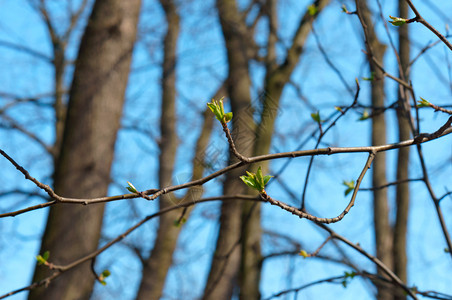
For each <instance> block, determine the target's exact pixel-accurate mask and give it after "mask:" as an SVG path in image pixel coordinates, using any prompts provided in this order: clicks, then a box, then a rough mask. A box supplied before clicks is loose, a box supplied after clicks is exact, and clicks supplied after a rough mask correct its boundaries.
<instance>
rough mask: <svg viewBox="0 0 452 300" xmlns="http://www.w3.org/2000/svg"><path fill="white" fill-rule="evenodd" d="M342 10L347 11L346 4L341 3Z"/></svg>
mask: <svg viewBox="0 0 452 300" xmlns="http://www.w3.org/2000/svg"><path fill="white" fill-rule="evenodd" d="M342 12H344V13H348V9H347V6H345V4H342Z"/></svg>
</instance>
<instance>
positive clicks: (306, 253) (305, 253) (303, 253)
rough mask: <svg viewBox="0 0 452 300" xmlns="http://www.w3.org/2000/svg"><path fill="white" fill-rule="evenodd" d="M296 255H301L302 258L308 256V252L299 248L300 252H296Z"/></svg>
mask: <svg viewBox="0 0 452 300" xmlns="http://www.w3.org/2000/svg"><path fill="white" fill-rule="evenodd" d="M298 255H300V256H303V258H307V257H309V256H310V255H309V254H308V252H306V250H300V252H298Z"/></svg>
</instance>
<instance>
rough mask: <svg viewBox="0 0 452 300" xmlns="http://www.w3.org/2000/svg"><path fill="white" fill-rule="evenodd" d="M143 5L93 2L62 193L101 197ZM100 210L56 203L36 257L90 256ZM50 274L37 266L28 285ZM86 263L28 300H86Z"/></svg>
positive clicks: (90, 278) (66, 142) (59, 169)
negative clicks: (31, 281)
mask: <svg viewBox="0 0 452 300" xmlns="http://www.w3.org/2000/svg"><path fill="white" fill-rule="evenodd" d="M139 10H140V0H130V1H120V0H105V1H96V2H95V4H94V6H93V9H92V13H91V16H90V19H89V22H88V25H87V27H86V30H85V33H84V35H83V39H82V42H81V45H80V50H79V54H78V58H77V62H76V66H75V72H74V78H73V82H72V87H71V91H70V100H69V106H68V110H67V116H66V121H65V128H64V135H63V140H62V145H61V152H60V155H59V157H58V162H57V164H56V169H55V174H54V185H55V186H54V188H55V192H56V193H57V194H59V195H62V196H66V197H76V198H92V197H99V196H104V195H105V194H106V193H107V189H108V185H109V183H110V169H111V164H112V160H113V155H114V147H115V141H116V135H117V131H118V129H119V126H120V120H121V114H122V107H123V103H124V94H125V89H126V86H127V79H128V75H129V68H130V61H131V57H132V50H133V45H134V42H135V36H136V30H137V22H138V16H139ZM103 211H104V205H100V204H98V205H90V206H74V205H64V204H57V205H55V206H53V207H52V208H51V209H50V213H49V217H48V220H47V226H46V229H45V233H44V236H43V239H42V245H41V251H40V252H41V253H43V252H45V251H49V252H50V258H49V261H50V262H51V263H54V264H58V265H65V264H68V263H70V262H72V261H74V260H75V259H78V258H80V257H83V256H84V255H86V254H88V253H90V252H92V251H94V250H95V249H96V247H97V244H98V240H99V237H100V231H101V226H102V216H103ZM51 273H52V271H50V270H49V269H48V267H46V266H37V267H36V269H35V274H34V277H33V281H39V280H42V279H44V278H46V277H47V276H49V275H50V274H51ZM94 279H95V278H94V275H93V274H91V270H90V262H86V263H84V264H82V265H80V266H79V267H76V268H74V269H73V270H70V271H67V273H64V274H62V275H61V276H60V277H59V278H57V279H56V280H55V281H53V282H52V283H51V284H50V285H49V286H48V287H41V288H37V289H34V290H32V291H31V292H30V294H29V299H88V298H89V296H90V294H91V292H92V288H93V284H94Z"/></svg>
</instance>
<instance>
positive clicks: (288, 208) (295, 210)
mask: <svg viewBox="0 0 452 300" xmlns="http://www.w3.org/2000/svg"><path fill="white" fill-rule="evenodd" d="M375 155H376V152H375V151H371V152H370V153H369V157H368V159H367V162H366V164H365V165H364V168H363V170H362V171H361V174H360V175H359V177H358V179H357V180H356V186H355V189H354V190H353V195H352V198H351V199H350V202H349V203H348V205H347V207H345V209H344V210H343V211H342V213H341V214H339V215H338V216H337V217H334V218H319V217H316V216H314V215H311V214H309V213H307V212H305V211H303V210H301V209H298V208H295V207H293V206H290V205H287V204H285V203H283V202H281V201H278V200H275V199H273V198H272V197H270V196H268V195H267V193H266V192H265V191H264V192H263V193H261V197H262V199H263V200H264V201H266V202H269V203H270V204H272V205H276V206H279V207H280V208H282V209H284V210H286V211H288V212H290V213H291V214H293V215H295V216H298V217H299V218H304V219H308V220H311V221H314V222H318V223H326V224H329V223H336V222H339V221H340V220H342V219H343V218H344V217H345V215H346V214H348V212H349V211H350V209H351V208H352V207H353V205H354V204H355V199H356V195H357V194H358V190H359V186H360V185H361V181H362V180H363V178H364V175H365V174H366V172H367V170H368V169H369V168H370V165H371V164H372V161H373V160H374V158H375Z"/></svg>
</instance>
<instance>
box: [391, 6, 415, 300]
mask: <svg viewBox="0 0 452 300" xmlns="http://www.w3.org/2000/svg"><path fill="white" fill-rule="evenodd" d="M399 16H400V17H401V18H408V4H407V3H406V1H405V0H399ZM408 28H409V26H400V27H398V31H399V57H400V67H401V70H400V78H402V79H403V80H405V81H406V82H407V81H408V80H407V79H408V78H409V75H408V70H407V68H408V67H409V63H410V41H409V36H408ZM398 95H399V104H398V107H397V121H398V130H399V141H403V140H407V139H409V138H410V130H411V127H410V119H411V116H410V105H409V100H410V97H409V95H410V94H409V91H408V90H407V89H405V88H404V87H402V86H399V90H398ZM409 161H410V149H409V148H401V149H399V150H398V155H397V179H396V180H397V181H402V180H406V179H408V177H409V168H408V165H409ZM396 204H397V216H396V222H395V225H394V241H393V244H394V249H393V251H394V272H395V273H396V275H397V276H399V278H400V279H401V280H402V281H403V282H407V279H408V278H407V257H406V235H407V226H408V210H409V204H410V191H409V184H408V182H405V183H399V184H398V185H397V189H396ZM395 299H396V300H404V299H406V296H405V295H398V296H396V297H395Z"/></svg>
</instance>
